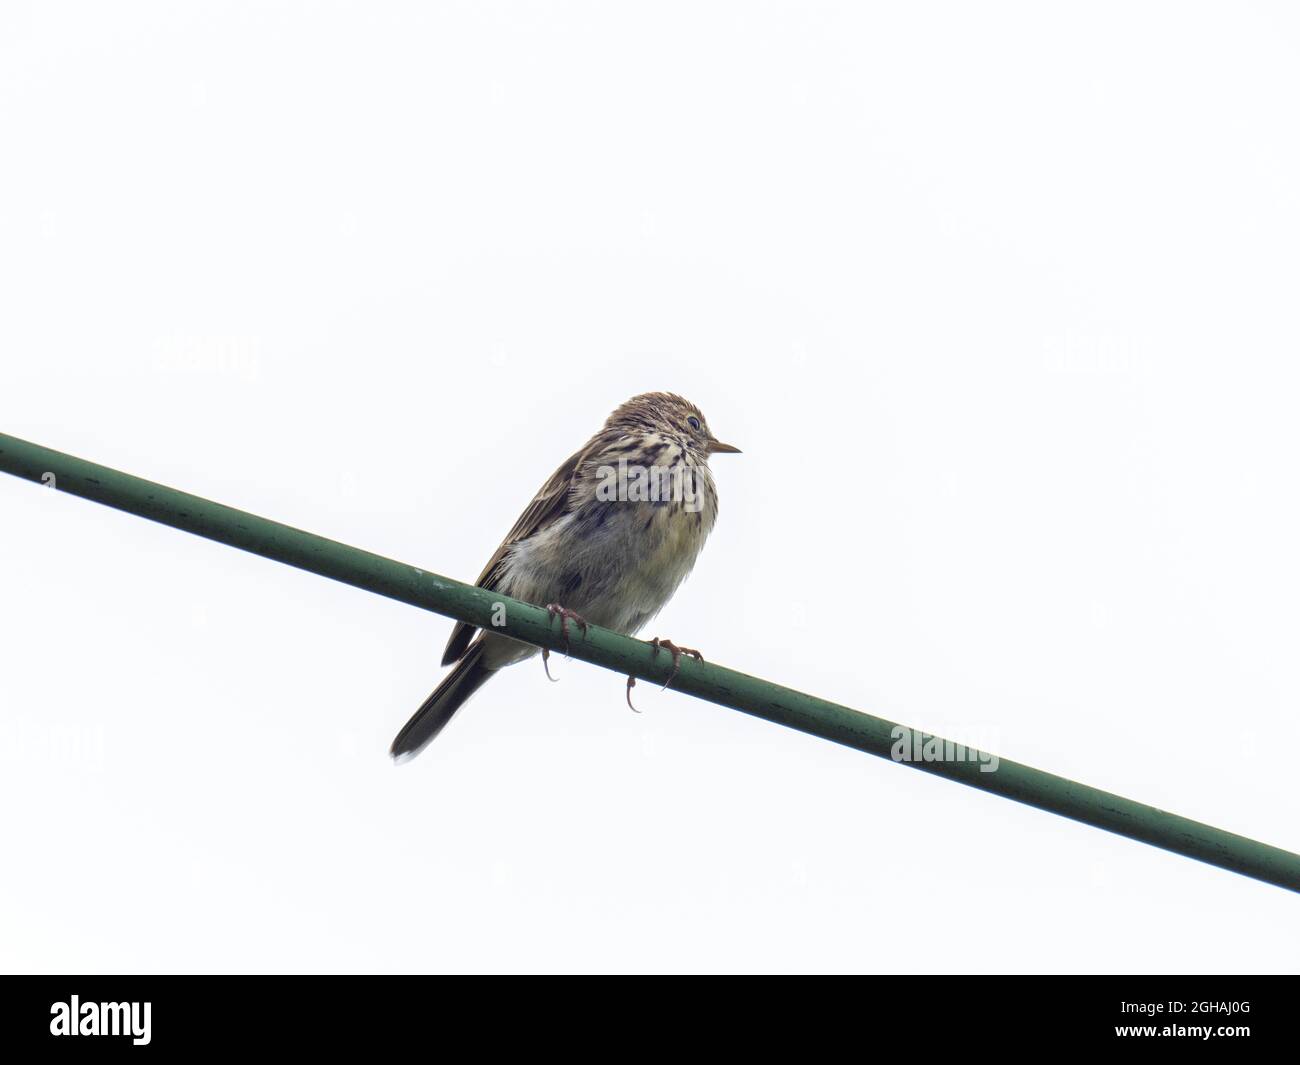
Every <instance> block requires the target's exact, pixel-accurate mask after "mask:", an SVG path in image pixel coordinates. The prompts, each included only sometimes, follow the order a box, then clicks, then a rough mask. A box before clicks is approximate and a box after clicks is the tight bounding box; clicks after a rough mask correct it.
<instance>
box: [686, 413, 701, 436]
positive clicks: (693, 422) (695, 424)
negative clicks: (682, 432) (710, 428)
mask: <svg viewBox="0 0 1300 1065" xmlns="http://www.w3.org/2000/svg"><path fill="white" fill-rule="evenodd" d="M686 424H687V425H689V426H690V427H691V428H692V429H694V430H695V431H696V432H697V433H698V432H699V431H700V419H699V418H697V417H695V415H694V414H692V415H691V416H690V417H689V418H687V419H686Z"/></svg>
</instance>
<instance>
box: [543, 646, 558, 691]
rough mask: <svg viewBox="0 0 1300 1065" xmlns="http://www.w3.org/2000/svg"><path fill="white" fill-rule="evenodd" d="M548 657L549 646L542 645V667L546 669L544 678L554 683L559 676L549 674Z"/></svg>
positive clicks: (549, 652)
mask: <svg viewBox="0 0 1300 1065" xmlns="http://www.w3.org/2000/svg"><path fill="white" fill-rule="evenodd" d="M550 658H551V649H550V648H549V647H543V648H542V669H543V670H545V671H546V679H547V680H549V681H550V682H551V683H552V684H554V683H556V682H557V681H558V680H559V679H560V678H559V677H552V676H551V667H550V665H549V664H548V663H549V662H550Z"/></svg>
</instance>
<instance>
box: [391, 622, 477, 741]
mask: <svg viewBox="0 0 1300 1065" xmlns="http://www.w3.org/2000/svg"><path fill="white" fill-rule="evenodd" d="M482 659H483V644H482V642H479V643H476V644H475V645H474V646H473V647H471V648H470V649H469V651H468V652H467V653H466V655H465V657H464V658H462V659H461V660H460V661H459V662H457V663H456V668H455V669H453V670H452V671H451V672H450V673H448V674H447V676H446V677H444V678H443V681H442V683H441V684H439V685H438V686H437V687H436V688H435V689H434V690H433V694H432V695H430V696H429V698H427V699H425V700H424V704H423V705H422V706H421V707H420V709H418V710H417V711H416V712H415V713H414V714H413V715H412V717H411V720H410V721H408V722H407V723H406V724H405V725H403V726H402V731H401V732H399V733H398V734H397V737H396V738H395V739H394V740H393V746H392V747H391V748H390V749H389V752H388V753H389V754H391V755H392V756H393V757H394V758H397V759H400V760H402V761H407V760H409V759H411V758H414V757H415V756H416V755H417V754H419V753H420V752H421V751H422V750H424V748H425V746H426V745H427V744H428V743H429V741H430V740H432V739H433V737H434V736H436V735H438V733H439V732H441V731H442V727H443V726H444V725H445V724H447V722H448V721H450V720H451V717H452V714H454V713H455V712H456V711H457V710H459V709H460V708H461V706H462V705H463V704H464V703H465V701H466V700H467V699H469V697H470V696H471V695H473V694H474V693H475V692H476V691H478V690H479V688H481V687H483V683H484V682H485V681H486V680H487V679H488V677H490V676H492V674H493V672H494V670H491V669H488V668H487V667H486V666H484V665H483V662H482Z"/></svg>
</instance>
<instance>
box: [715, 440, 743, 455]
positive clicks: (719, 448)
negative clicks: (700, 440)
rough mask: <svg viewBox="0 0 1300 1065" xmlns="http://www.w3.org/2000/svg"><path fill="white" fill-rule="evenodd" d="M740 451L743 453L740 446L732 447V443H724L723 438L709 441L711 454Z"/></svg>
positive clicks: (731, 453)
mask: <svg viewBox="0 0 1300 1065" xmlns="http://www.w3.org/2000/svg"><path fill="white" fill-rule="evenodd" d="M740 453H741V452H740V448H738V447H732V446H731V445H730V444H724V443H723V442H722V441H721V440H710V441H709V454H710V455H717V454H723V455H739V454H740Z"/></svg>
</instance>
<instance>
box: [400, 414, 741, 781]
mask: <svg viewBox="0 0 1300 1065" xmlns="http://www.w3.org/2000/svg"><path fill="white" fill-rule="evenodd" d="M739 450H740V449H739V448H736V447H732V446H731V445H730V444H724V443H722V442H720V441H719V440H718V438H717V437H715V436H714V435H713V433H711V432H710V431H709V425H708V423H707V422H706V421H705V420H704V415H703V414H702V413H701V412H700V409H699V408H698V407H696V406H695V405H694V404H693V403H690V402H688V401H687V400H685V399H683V398H682V397H681V396H675V395H672V394H671V393H668V392H647V393H646V394H644V395H640V396H634V397H633V398H632V399H629V400H628V401H627V402H626V403H624V404H623V405H622V406H621V407H619V408H618V409H617V410H616V411H614V413H613V414H611V415H610V416H609V418H608V420H607V421H606V422H605V425H604V427H603V428H602V429H601V430H600V431H599V432H598V433H596V435H595V436H593V437H592V438H591V439H590V440H589V441H588V442H587V443H586V444H584V445H583V446H582V448H581V449H579V450H578V451H577V452H575V453H574V454H573V455H571V456H569V458H567V459H566V460H565V461H564V462H563V463H562V464H561V466H560V468H559V469H558V470H556V471H555V473H554V474H552V476H551V478H550V480H548V481H547V482H546V483H545V484H544V485H543V486H542V489H541V491H539V492H538V493H537V496H536V497H535V498H534V499H533V501H532V503H531V504H529V506H528V509H527V510H525V511H524V512H523V514H522V515H520V518H519V520H518V521H517V522H515V526H514V528H513V529H511V530H510V532H509V533H508V534H507V535H506V538H505V540H504V541H503V542H502V544H501V546H500V547H498V548H497V551H496V554H494V555H493V556H492V558H491V560H489V562H488V564H487V566H486V567H485V568H484V570H483V572H482V574H480V576H479V579H478V585H479V587H480V588H490V589H492V590H494V591H499V592H501V593H502V594H503V595H508V596H511V597H513V598H515V599H522V600H523V601H524V602H527V603H533V604H535V605H537V606H545V607H546V608H547V609H548V610H549V611H550V612H551V614H552V616H558V617H559V619H560V626H561V628H562V629H563V630H564V632H565V634H566V636H567V634H568V628H567V626H568V623H569V622H570V621H572V622H574V623H575V624H576V625H578V626H579V627H580V628H584V629H585V627H586V625H587V624H588V623H591V624H594V625H601V626H603V627H605V628H608V629H614V630H615V631H616V632H622V633H626V634H627V635H629V636H630V635H633V634H634V633H636V632H637V631H639V630H640V628H641V627H642V626H643V625H644V624H645V623H646V622H647V621H649V620H650V619H651V618H652V617H654V616H655V614H657V613H658V612H659V610H660V609H661V608H662V607H663V605H664V604H665V603H667V602H668V600H669V599H670V598H671V597H672V594H673V592H675V591H676V590H677V586H678V585H679V584H681V582H682V580H683V578H684V577H685V576H686V574H688V573H689V572H690V571H691V567H692V566H694V565H695V559H696V556H697V555H699V553H700V549H701V548H702V547H703V546H704V541H705V540H706V539H707V538H708V535H709V532H710V531H711V530H712V529H713V523H714V521H715V520H716V519H717V516H718V494H717V490H716V488H715V487H714V483H713V476H712V474H711V473H710V472H709V456H710V455H716V454H719V453H721V452H732V453H734V452H739ZM477 632H478V630H477V629H475V628H474V627H473V626H471V625H467V624H465V623H464V622H461V623H458V624H457V625H456V627H455V628H454V629H453V630H452V633H451V639H450V640H448V641H447V650H446V652H445V653H444V654H443V656H442V664H443V665H444V666H448V665H451V664H452V663H453V662H454V663H455V664H456V668H455V669H453V670H452V671H451V672H450V673H449V674H448V675H447V676H446V677H445V678H444V679H443V681H442V683H441V684H439V685H438V687H437V688H436V689H434V692H433V694H432V695H430V696H429V697H428V698H427V699H426V700H425V701H424V705H422V706H421V707H420V709H419V710H417V711H416V712H415V715H414V716H413V717H412V718H411V720H410V721H408V722H407V723H406V724H405V725H404V726H403V727H402V730H401V732H399V733H398V734H397V737H396V738H395V739H394V740H393V746H392V750H391V752H390V753H391V754H392V755H393V757H394V758H403V757H404V756H405V757H414V756H415V755H416V754H418V753H419V752H420V751H421V750H423V749H424V747H425V745H426V744H428V742H429V741H430V740H432V739H433V738H434V736H436V735H437V734H438V733H439V732H440V731H442V728H443V726H444V725H446V724H447V722H448V721H450V720H451V717H452V715H453V714H454V713H455V712H456V711H457V710H459V709H460V707H461V706H462V705H463V704H464V702H465V701H466V700H467V699H468V698H469V697H470V696H471V695H473V694H474V693H475V692H476V691H478V689H479V688H481V687H482V686H483V684H484V683H485V682H486V681H487V680H488V679H489V678H490V677H491V676H492V675H493V674H494V673H495V672H496V671H497V670H498V669H502V668H504V667H505V666H509V665H513V664H514V663H516V662H522V661H523V660H524V659H526V658H531V657H532V656H533V655H535V654H537V651H538V648H536V647H534V646H532V645H531V644H526V643H520V642H519V641H518V640H512V639H510V638H509V637H508V636H502V635H500V634H499V633H494V632H491V631H487V630H485V631H483V632H482V633H480V634H478V636H477V638H476V636H475V634H476V633H477ZM654 644H655V647H656V648H659V647H663V648H665V649H667V650H668V651H670V652H671V653H672V655H673V662H674V666H675V665H676V663H677V661H678V660H679V658H680V656H681V655H682V654H691V655H694V656H695V657H697V658H699V657H700V654H699V652H698V651H693V650H691V649H690V648H685V647H677V646H676V645H675V644H673V643H672V642H671V641H668V640H655V641H654ZM542 654H543V663H545V660H546V655H547V652H546V651H543V652H542ZM547 676H550V673H549V670H548V672H547ZM634 683H635V680H634V678H632V677H628V681H627V687H628V705H629V706H631V702H632V700H631V691H632V685H633V684H634ZM633 709H635V707H634V708H633Z"/></svg>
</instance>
